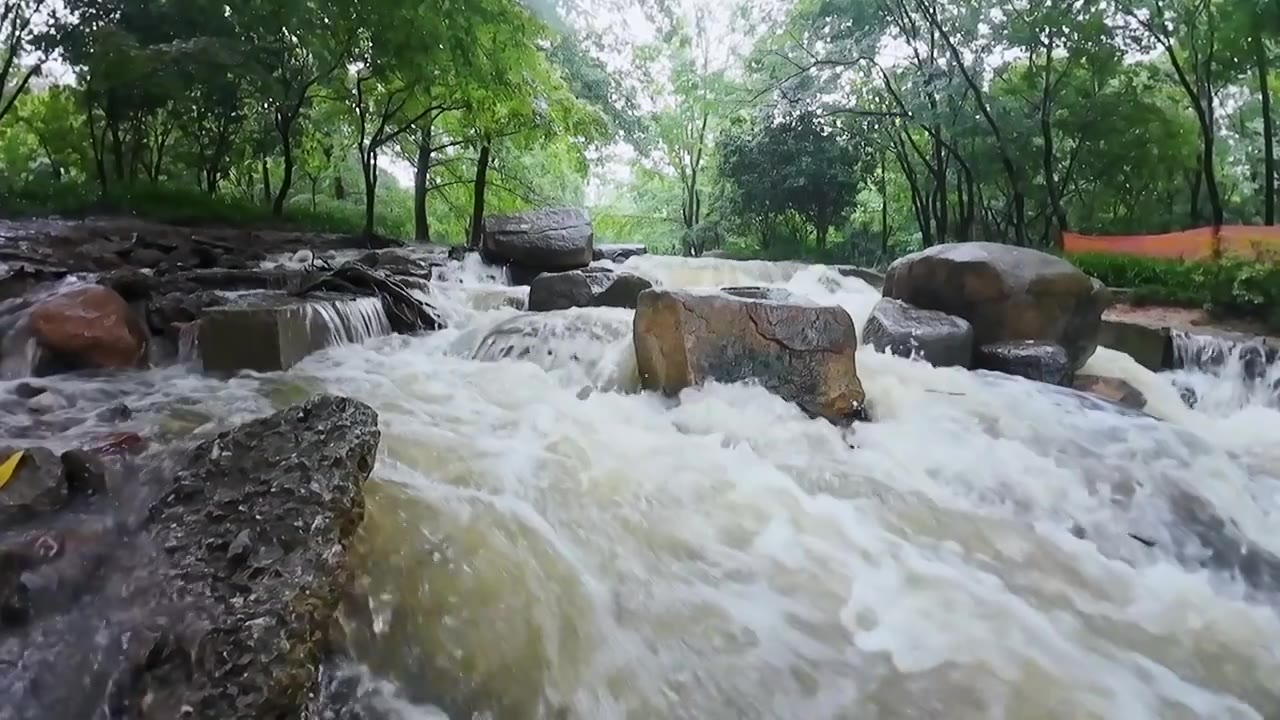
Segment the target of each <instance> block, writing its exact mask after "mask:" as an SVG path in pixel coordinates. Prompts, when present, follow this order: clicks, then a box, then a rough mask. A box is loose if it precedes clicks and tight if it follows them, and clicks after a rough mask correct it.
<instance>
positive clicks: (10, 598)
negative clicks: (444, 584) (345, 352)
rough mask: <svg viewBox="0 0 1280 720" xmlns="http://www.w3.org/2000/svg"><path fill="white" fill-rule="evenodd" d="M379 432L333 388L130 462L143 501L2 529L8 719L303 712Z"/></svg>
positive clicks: (2, 648)
mask: <svg viewBox="0 0 1280 720" xmlns="http://www.w3.org/2000/svg"><path fill="white" fill-rule="evenodd" d="M378 441H379V433H378V428H377V416H376V414H375V413H374V412H373V410H372V409H370V408H369V407H368V406H366V405H364V404H362V403H359V402H356V401H353V400H349V399H346V398H340V397H333V396H320V397H317V398H314V399H312V400H310V401H308V402H306V403H304V404H302V405H299V406H294V407H291V408H289V409H287V410H284V411H281V412H279V413H276V414H275V415H272V416H270V417H267V418H263V419H261V420H257V421H253V422H249V423H246V424H244V425H242V426H240V427H237V428H235V429H232V430H229V431H226V432H223V433H221V434H219V435H217V436H216V437H212V438H209V439H207V440H205V441H203V442H201V443H200V444H199V445H197V446H196V447H195V448H194V450H191V451H189V452H187V453H182V454H181V455H179V456H175V457H174V458H173V459H171V460H169V461H166V462H162V463H153V464H151V465H150V467H149V469H146V470H142V469H140V468H137V467H135V468H133V470H132V471H131V473H136V475H135V477H134V478H133V479H132V480H131V481H130V482H129V483H128V484H126V485H123V486H121V487H122V488H125V489H127V490H130V491H132V492H134V493H136V495H135V496H134V497H128V496H127V494H123V495H117V496H115V497H109V496H106V495H104V494H102V493H100V492H99V493H98V494H97V495H86V496H85V497H84V498H82V500H80V501H79V502H78V504H73V505H72V507H71V508H70V509H69V510H68V511H67V512H66V513H64V514H62V515H61V516H60V517H58V518H56V519H53V520H49V521H40V522H35V523H34V524H33V523H32V522H31V521H18V522H11V523H9V524H6V525H3V526H0V621H3V622H0V666H3V667H5V668H6V670H5V672H3V673H0V696H2V697H4V698H5V704H4V706H3V708H0V718H5V720H9V719H10V718H13V719H14V720H27V719H31V720H35V719H36V718H54V717H56V718H78V717H113V718H114V717H118V718H156V719H159V718H179V717H196V718H206V717H208V718H263V717H279V718H284V717H300V716H301V713H302V710H303V707H304V706H305V704H306V702H307V700H308V697H309V696H311V695H312V694H313V692H314V691H315V690H316V689H317V688H316V684H317V673H318V668H319V667H320V666H321V664H322V663H323V661H324V660H325V659H326V658H327V656H328V655H329V653H330V652H331V650H332V639H333V635H332V631H333V628H334V620H335V615H336V613H337V609H338V606H339V596H340V594H341V592H342V588H343V587H344V586H345V584H346V582H347V580H348V579H349V578H348V571H347V565H346V548H347V545H348V543H349V542H350V540H351V538H352V536H353V535H354V533H355V530H356V527H357V526H358V525H359V523H360V522H361V519H362V517H363V509H364V504H363V495H362V485H363V483H364V481H365V480H366V479H367V477H368V476H369V473H370V472H371V471H372V468H373V463H374V458H375V453H376V450H377V445H378ZM63 458H64V459H63V465H65V466H66V467H68V468H73V474H74V475H75V476H76V477H79V478H85V477H94V476H96V475H97V474H98V473H99V471H101V470H104V469H105V468H106V464H105V461H103V460H102V459H101V458H100V457H98V456H97V455H96V454H90V456H88V457H86V456H84V455H80V454H76V455H64V456H63ZM91 458H92V459H91ZM91 484H92V483H91ZM104 507H111V508H115V509H114V510H111V511H110V512H95V511H96V510H102V509H104ZM130 507H132V508H136V510H133V511H127V510H126V508H130ZM102 713H105V714H102Z"/></svg>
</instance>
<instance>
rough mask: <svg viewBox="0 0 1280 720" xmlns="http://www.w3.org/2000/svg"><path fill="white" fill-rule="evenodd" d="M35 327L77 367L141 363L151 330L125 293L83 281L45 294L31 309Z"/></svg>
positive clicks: (63, 359)
mask: <svg viewBox="0 0 1280 720" xmlns="http://www.w3.org/2000/svg"><path fill="white" fill-rule="evenodd" d="M31 330H32V334H33V335H34V336H35V338H36V340H37V341H38V342H39V343H40V346H41V347H42V348H44V349H45V350H47V351H49V352H50V353H52V354H54V355H55V356H56V357H57V358H58V359H59V360H60V361H61V362H62V363H65V364H67V365H70V366H72V367H75V368H101V369H120V368H132V367H137V366H138V365H139V364H141V363H142V360H143V356H144V351H145V349H146V335H145V332H144V331H143V330H142V328H141V327H140V325H139V323H136V322H135V321H134V320H133V318H132V317H131V316H130V315H129V305H128V303H126V302H125V301H124V298H122V297H120V295H119V293H117V292H116V291H114V290H112V289H111V288H107V287H103V286H101V285H83V286H80V287H76V288H72V289H70V290H67V291H66V292H63V293H59V294H58V295H54V296H53V297H51V298H48V299H46V300H43V301H41V302H39V303H37V304H36V305H35V307H33V308H32V309H31Z"/></svg>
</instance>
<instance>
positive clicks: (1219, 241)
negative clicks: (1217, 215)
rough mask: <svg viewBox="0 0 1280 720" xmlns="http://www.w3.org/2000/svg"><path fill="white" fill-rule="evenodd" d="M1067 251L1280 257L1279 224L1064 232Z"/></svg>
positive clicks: (1170, 256)
mask: <svg viewBox="0 0 1280 720" xmlns="http://www.w3.org/2000/svg"><path fill="white" fill-rule="evenodd" d="M1062 244H1063V247H1064V249H1066V251H1067V252H1068V253H1102V254H1108V255H1137V256H1140V257H1152V258H1168V259H1174V260H1177V259H1181V260H1211V259H1213V258H1215V257H1219V256H1227V257H1233V258H1240V259H1244V260H1272V261H1280V227H1273V226H1265V227H1256V226H1246V225H1224V226H1222V227H1220V228H1218V229H1217V230H1216V231H1215V229H1214V228H1211V227H1207V228H1199V229H1196V230H1184V231H1182V232H1175V233H1165V234H1163V235H1078V234H1076V233H1063V234H1062Z"/></svg>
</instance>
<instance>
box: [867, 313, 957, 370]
mask: <svg viewBox="0 0 1280 720" xmlns="http://www.w3.org/2000/svg"><path fill="white" fill-rule="evenodd" d="M862 342H863V343H864V344H867V345H871V346H873V347H875V348H877V349H880V350H882V351H885V352H889V353H892V354H894V355H898V356H900V357H917V358H920V359H921V360H924V361H925V362H927V363H929V364H931V365H935V366H937V367H966V368H967V367H971V366H972V365H973V326H972V325H970V324H969V323H968V322H966V321H965V320H961V319H960V318H958V317H954V316H951V315H948V314H946V313H944V312H938V311H937V310H922V309H920V308H917V307H913V306H911V305H908V304H907V303H904V302H902V301H901V300H894V299H893V298H885V299H884V300H881V301H880V302H878V303H876V306H875V309H874V310H872V312H871V316H870V317H869V318H868V319H867V325H866V327H865V328H863V330H862Z"/></svg>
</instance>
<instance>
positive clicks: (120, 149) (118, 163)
mask: <svg viewBox="0 0 1280 720" xmlns="http://www.w3.org/2000/svg"><path fill="white" fill-rule="evenodd" d="M107 129H108V130H109V131H110V133H111V155H112V163H113V167H114V169H115V175H116V180H119V181H120V182H124V178H125V173H124V140H123V139H122V138H121V137H120V127H119V124H118V123H116V122H115V121H113V120H111V119H110V118H108V119H107Z"/></svg>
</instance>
